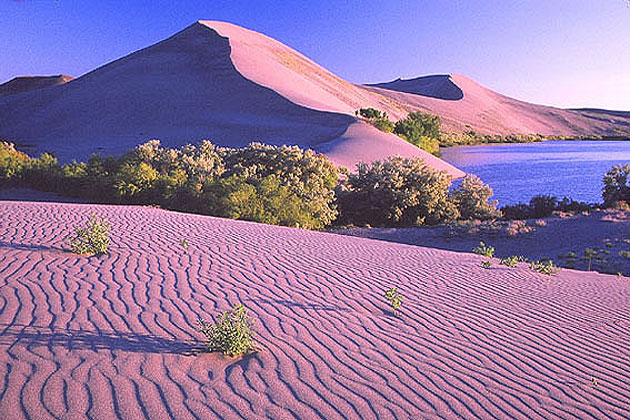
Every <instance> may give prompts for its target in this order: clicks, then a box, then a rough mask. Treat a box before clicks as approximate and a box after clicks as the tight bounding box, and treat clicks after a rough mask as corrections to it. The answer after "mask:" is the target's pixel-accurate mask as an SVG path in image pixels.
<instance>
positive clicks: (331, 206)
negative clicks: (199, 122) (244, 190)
mask: <svg viewBox="0 0 630 420" xmlns="http://www.w3.org/2000/svg"><path fill="white" fill-rule="evenodd" d="M220 154H221V156H222V158H223V161H224V165H225V168H226V170H225V173H224V174H223V175H222V176H223V177H229V176H232V175H237V176H238V177H240V178H242V179H246V180H247V183H249V184H252V185H254V186H256V188H257V189H258V190H259V192H260V191H262V192H264V191H267V190H268V191H273V192H274V194H275V195H277V194H280V195H282V196H286V197H287V199H288V200H289V201H290V203H289V204H291V203H293V204H291V206H292V207H291V208H290V209H289V210H290V211H291V212H294V215H293V216H291V218H292V219H294V220H296V222H297V223H294V222H293V221H291V222H287V224H288V225H289V226H295V225H296V224H299V225H300V227H302V228H305V229H321V228H323V227H325V226H327V225H329V224H330V223H332V221H333V220H335V218H336V217H337V208H336V206H335V190H334V189H335V186H336V185H337V182H338V180H339V176H338V173H337V169H336V168H335V165H334V164H333V163H332V162H330V161H329V160H328V159H327V158H326V157H325V156H323V155H321V154H317V153H315V152H313V151H312V150H302V149H300V148H299V147H296V146H281V147H277V146H269V145H265V144H261V143H252V144H250V145H249V146H247V147H245V148H242V149H227V148H223V149H220ZM268 177H272V178H270V179H269V180H266V181H264V182H263V180H264V179H265V178H268ZM274 184H276V185H277V187H274ZM276 200H277V198H276ZM297 201H299V205H298V202H297ZM295 212H299V213H300V214H296V213H295ZM284 217H287V216H286V215H285V216H282V217H281V219H282V218H284ZM298 219H299V220H298Z"/></svg>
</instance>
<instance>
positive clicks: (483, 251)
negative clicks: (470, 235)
mask: <svg viewBox="0 0 630 420" xmlns="http://www.w3.org/2000/svg"><path fill="white" fill-rule="evenodd" d="M473 253H475V254H477V255H481V256H483V257H487V258H492V257H494V247H492V246H486V244H485V243H483V242H479V246H477V247H475V248H473Z"/></svg>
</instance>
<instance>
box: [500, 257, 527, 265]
mask: <svg viewBox="0 0 630 420" xmlns="http://www.w3.org/2000/svg"><path fill="white" fill-rule="evenodd" d="M522 260H523V257H517V256H516V255H512V256H511V257H507V258H501V265H504V266H506V267H516V265H517V264H518V262H519V261H522Z"/></svg>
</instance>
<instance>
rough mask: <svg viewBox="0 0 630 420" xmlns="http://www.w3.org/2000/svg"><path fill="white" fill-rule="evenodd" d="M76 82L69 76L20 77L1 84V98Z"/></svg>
mask: <svg viewBox="0 0 630 420" xmlns="http://www.w3.org/2000/svg"><path fill="white" fill-rule="evenodd" d="M72 80H74V77H72V76H68V75H67V74H59V75H56V76H20V77H14V78H13V79H11V80H9V81H8V82H5V83H2V84H0V96H2V95H13V94H16V93H22V92H28V91H30V90H35V89H42V88H45V87H50V86H57V85H63V84H64V83H68V82H70V81H72Z"/></svg>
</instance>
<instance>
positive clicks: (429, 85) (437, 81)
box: [366, 74, 464, 101]
mask: <svg viewBox="0 0 630 420" xmlns="http://www.w3.org/2000/svg"><path fill="white" fill-rule="evenodd" d="M366 86H373V87H378V88H383V89H388V90H395V91H398V92H406V93H413V94H415V95H422V96H429V97H431V98H437V99H444V100H448V101H457V100H460V99H462V98H463V97H464V92H462V90H461V89H460V87H459V86H457V85H456V84H455V83H454V82H453V80H452V78H451V76H450V75H448V74H435V75H431V76H421V77H416V78H414V79H396V80H393V81H391V82H386V83H375V84H368V85H366Z"/></svg>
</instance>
